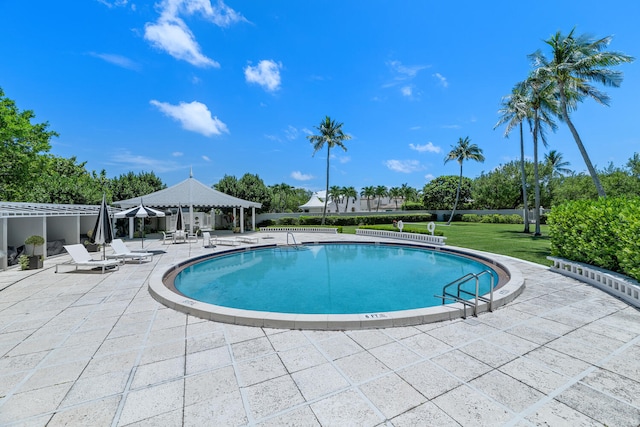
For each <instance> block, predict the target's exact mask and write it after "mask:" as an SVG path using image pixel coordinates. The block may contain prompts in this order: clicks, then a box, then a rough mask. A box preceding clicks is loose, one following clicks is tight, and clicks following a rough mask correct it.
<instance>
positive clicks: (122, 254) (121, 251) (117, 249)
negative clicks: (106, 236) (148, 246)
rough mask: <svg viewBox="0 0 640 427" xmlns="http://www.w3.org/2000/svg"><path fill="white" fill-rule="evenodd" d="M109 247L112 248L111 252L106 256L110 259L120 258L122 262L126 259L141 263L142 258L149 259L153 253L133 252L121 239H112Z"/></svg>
mask: <svg viewBox="0 0 640 427" xmlns="http://www.w3.org/2000/svg"><path fill="white" fill-rule="evenodd" d="M111 249H113V253H112V254H108V255H107V258H111V259H121V260H122V262H125V261H126V260H127V259H131V260H138V263H142V260H144V259H146V258H148V259H149V261H151V259H152V258H153V254H152V253H151V252H135V251H133V252H132V251H131V250H129V248H128V247H127V245H125V243H124V242H123V241H122V239H113V241H112V242H111Z"/></svg>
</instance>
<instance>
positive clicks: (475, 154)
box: [444, 136, 484, 225]
mask: <svg viewBox="0 0 640 427" xmlns="http://www.w3.org/2000/svg"><path fill="white" fill-rule="evenodd" d="M451 147H452V148H453V149H452V150H451V151H449V154H447V157H445V158H444V163H445V164H446V163H447V162H449V160H457V161H458V163H459V164H460V181H459V182H458V189H457V190H456V201H455V203H454V204H453V211H451V216H450V217H449V221H447V225H449V224H451V221H452V220H453V214H454V213H455V212H456V207H457V206H458V199H459V198H460V187H462V163H463V162H464V161H465V160H475V161H477V162H481V163H482V162H484V156H483V155H482V149H481V148H480V147H478V146H477V145H476V144H471V140H470V139H469V137H468V136H466V137H465V138H464V139H462V138H459V139H458V143H457V144H456V145H452V146H451Z"/></svg>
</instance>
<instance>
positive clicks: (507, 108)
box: [493, 82, 531, 233]
mask: <svg viewBox="0 0 640 427" xmlns="http://www.w3.org/2000/svg"><path fill="white" fill-rule="evenodd" d="M498 112H499V113H500V114H501V116H500V119H499V120H498V123H496V125H495V126H494V127H493V128H494V129H495V128H497V127H498V126H501V125H503V124H505V123H506V124H507V127H506V129H505V130H504V137H505V138H508V137H509V134H510V133H511V131H512V130H513V128H514V127H515V126H518V127H519V130H520V175H521V180H522V203H523V209H524V232H525V233H529V201H528V200H527V176H526V173H525V168H524V163H525V159H524V135H523V131H522V127H523V126H522V122H523V121H524V120H525V119H530V118H531V117H530V112H531V110H530V109H529V104H528V102H527V94H526V87H525V85H524V84H523V83H522V82H520V83H518V84H516V85H515V86H514V87H513V90H512V91H511V94H509V95H507V96H505V97H503V98H502V108H501V109H500V110H499V111H498ZM529 126H530V127H531V123H530V122H529Z"/></svg>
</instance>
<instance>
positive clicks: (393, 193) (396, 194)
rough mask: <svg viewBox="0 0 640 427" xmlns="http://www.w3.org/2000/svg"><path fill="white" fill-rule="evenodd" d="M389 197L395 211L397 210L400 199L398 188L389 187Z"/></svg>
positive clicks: (400, 190)
mask: <svg viewBox="0 0 640 427" xmlns="http://www.w3.org/2000/svg"><path fill="white" fill-rule="evenodd" d="M389 197H390V198H391V199H393V201H394V202H395V203H396V210H398V199H401V198H402V189H401V188H400V187H391V188H390V189H389Z"/></svg>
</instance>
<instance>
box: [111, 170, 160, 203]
mask: <svg viewBox="0 0 640 427" xmlns="http://www.w3.org/2000/svg"><path fill="white" fill-rule="evenodd" d="M109 187H110V189H111V194H112V197H113V200H114V201H117V200H127V199H133V198H134V197H140V196H144V195H145V194H149V193H153V192H156V191H159V190H162V189H165V188H167V185H166V184H165V183H163V182H162V180H161V179H160V178H159V177H158V176H157V175H156V174H155V173H153V172H144V171H143V172H140V173H138V174H136V173H134V172H127V173H126V174H122V175H120V176H118V177H116V178H113V179H112V180H111V182H110V184H109Z"/></svg>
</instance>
